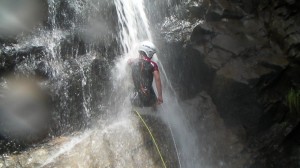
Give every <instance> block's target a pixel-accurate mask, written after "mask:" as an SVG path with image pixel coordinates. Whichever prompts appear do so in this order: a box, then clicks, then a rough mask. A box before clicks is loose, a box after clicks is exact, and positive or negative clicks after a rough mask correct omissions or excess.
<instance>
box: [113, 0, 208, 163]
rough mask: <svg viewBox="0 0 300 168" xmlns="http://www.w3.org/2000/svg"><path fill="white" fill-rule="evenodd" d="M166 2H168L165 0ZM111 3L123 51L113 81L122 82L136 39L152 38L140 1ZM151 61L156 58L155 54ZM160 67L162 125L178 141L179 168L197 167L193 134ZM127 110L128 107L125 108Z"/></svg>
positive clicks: (142, 4) (116, 0) (196, 143)
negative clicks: (115, 7) (168, 125)
mask: <svg viewBox="0 0 300 168" xmlns="http://www.w3.org/2000/svg"><path fill="white" fill-rule="evenodd" d="M169 3H170V1H168V4H169ZM115 4H116V6H117V9H118V16H119V25H120V27H121V31H120V32H121V33H120V42H121V44H122V50H123V52H124V53H125V55H124V56H123V57H122V58H121V59H120V60H119V61H118V63H117V66H116V68H117V70H116V72H115V77H116V79H117V80H116V81H117V83H122V84H124V83H126V81H121V80H124V78H125V79H126V78H127V79H128V74H126V73H128V71H126V70H125V68H126V62H127V60H128V58H130V57H136V56H137V51H136V45H137V44H138V42H141V41H143V40H152V36H151V33H150V26H149V23H148V19H147V17H146V16H147V15H146V14H145V9H144V8H145V6H144V2H143V0H136V1H134V0H115ZM141 28H142V29H141ZM158 55H159V53H158ZM154 60H157V61H158V60H159V59H158V58H156V57H155V58H154ZM160 66H161V67H160V69H161V72H162V76H163V81H164V83H165V86H164V90H163V94H164V96H163V97H164V100H165V102H164V104H163V105H162V109H163V110H162V111H163V112H162V118H163V119H164V121H165V123H166V124H169V123H170V124H171V132H172V136H173V132H174V136H175V137H174V142H175V143H174V145H175V147H176V148H177V143H176V142H178V145H179V152H178V155H179V164H180V163H181V162H182V164H183V165H182V167H186V168H195V167H201V166H202V165H201V163H200V161H201V159H200V156H199V152H198V148H199V146H198V142H197V140H196V137H195V135H196V134H195V133H194V132H193V130H192V128H191V126H189V124H188V121H187V120H186V119H185V116H184V114H183V113H184V110H183V109H182V108H181V107H180V105H179V104H178V99H177V95H176V92H175V90H174V88H173V87H172V85H171V82H170V81H169V79H168V77H167V74H166V72H165V70H164V67H163V65H161V64H160ZM124 72H125V74H124ZM127 82H128V81H127ZM126 91H127V92H125V94H126V95H129V93H128V88H126ZM120 93H121V92H120ZM123 93H124V92H123ZM123 100H124V99H123ZM127 105H128V104H127ZM127 110H129V109H128V108H127ZM169 138H172V137H169Z"/></svg>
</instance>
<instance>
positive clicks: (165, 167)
mask: <svg viewBox="0 0 300 168" xmlns="http://www.w3.org/2000/svg"><path fill="white" fill-rule="evenodd" d="M133 111H134V112H135V113H136V114H137V115H138V116H139V118H140V119H141V121H142V122H143V124H144V125H145V127H146V128H147V130H148V132H149V134H150V136H151V138H152V141H153V143H154V145H155V147H156V149H157V152H158V154H159V156H160V159H161V162H162V163H163V165H164V168H167V166H166V163H165V160H164V158H163V157H162V154H161V152H160V150H159V147H158V145H157V143H156V140H155V138H154V136H153V134H152V132H151V130H150V128H149V127H148V125H147V124H146V122H145V120H144V119H143V117H142V116H141V114H140V113H139V112H138V111H136V110H133Z"/></svg>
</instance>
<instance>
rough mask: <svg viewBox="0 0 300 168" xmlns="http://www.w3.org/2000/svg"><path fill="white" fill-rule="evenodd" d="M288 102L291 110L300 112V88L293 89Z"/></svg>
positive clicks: (294, 112)
mask: <svg viewBox="0 0 300 168" xmlns="http://www.w3.org/2000/svg"><path fill="white" fill-rule="evenodd" d="M287 102H288V105H289V108H290V112H291V113H293V114H299V113H300V90H294V89H291V90H290V92H289V94H288V96H287Z"/></svg>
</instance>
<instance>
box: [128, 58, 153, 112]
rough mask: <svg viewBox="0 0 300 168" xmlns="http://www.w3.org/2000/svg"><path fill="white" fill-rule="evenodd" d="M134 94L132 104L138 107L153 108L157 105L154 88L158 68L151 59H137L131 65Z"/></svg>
mask: <svg viewBox="0 0 300 168" xmlns="http://www.w3.org/2000/svg"><path fill="white" fill-rule="evenodd" d="M131 69H132V79H133V83H134V94H133V95H132V97H131V103H132V105H134V106H138V107H151V106H153V105H154V104H155V103H156V100H157V98H156V95H155V92H154V90H153V87H152V82H153V72H154V71H158V66H157V64H156V63H155V62H153V61H151V59H149V58H147V57H144V58H143V59H135V60H133V61H132V63H131Z"/></svg>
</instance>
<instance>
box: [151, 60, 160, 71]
mask: <svg viewBox="0 0 300 168" xmlns="http://www.w3.org/2000/svg"><path fill="white" fill-rule="evenodd" d="M150 64H151V65H152V67H153V68H154V71H158V65H157V63H156V62H154V61H150Z"/></svg>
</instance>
